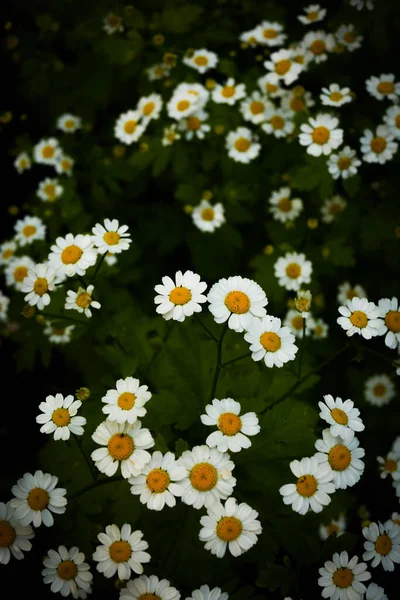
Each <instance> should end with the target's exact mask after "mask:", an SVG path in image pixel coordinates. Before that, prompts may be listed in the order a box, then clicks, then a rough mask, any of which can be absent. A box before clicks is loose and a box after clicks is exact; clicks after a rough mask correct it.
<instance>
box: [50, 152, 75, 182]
mask: <svg viewBox="0 0 400 600" xmlns="http://www.w3.org/2000/svg"><path fill="white" fill-rule="evenodd" d="M74 164H75V161H74V159H73V158H72V157H71V156H68V155H67V154H64V153H61V154H60V155H59V156H58V157H57V160H56V164H55V165H54V166H55V169H56V171H57V173H58V174H59V175H68V177H71V175H72V169H73V166H74Z"/></svg>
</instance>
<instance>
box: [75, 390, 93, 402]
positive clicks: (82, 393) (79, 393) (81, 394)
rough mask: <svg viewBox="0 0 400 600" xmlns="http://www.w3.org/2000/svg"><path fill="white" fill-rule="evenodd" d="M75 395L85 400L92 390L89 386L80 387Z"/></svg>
mask: <svg viewBox="0 0 400 600" xmlns="http://www.w3.org/2000/svg"><path fill="white" fill-rule="evenodd" d="M75 396H76V397H77V398H78V400H80V401H81V402H83V401H84V400H87V399H88V398H90V390H89V388H87V387H80V388H78V389H77V390H76V392H75Z"/></svg>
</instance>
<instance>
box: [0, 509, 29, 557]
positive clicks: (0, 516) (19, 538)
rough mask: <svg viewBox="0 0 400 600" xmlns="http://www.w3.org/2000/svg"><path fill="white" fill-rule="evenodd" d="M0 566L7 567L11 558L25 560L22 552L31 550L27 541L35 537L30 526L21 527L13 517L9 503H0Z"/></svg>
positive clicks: (12, 510)
mask: <svg viewBox="0 0 400 600" xmlns="http://www.w3.org/2000/svg"><path fill="white" fill-rule="evenodd" d="M0 531H1V536H0V537H1V544H0V565H7V564H8V563H9V562H10V559H11V557H12V556H13V557H14V558H16V559H17V560H22V559H23V558H25V556H24V552H29V550H31V549H32V544H31V542H30V541H29V540H31V539H32V538H33V537H35V533H34V531H33V529H32V527H31V525H22V523H21V522H20V521H19V520H18V519H17V518H16V517H15V510H14V509H13V508H12V506H11V505H10V502H7V503H5V502H0Z"/></svg>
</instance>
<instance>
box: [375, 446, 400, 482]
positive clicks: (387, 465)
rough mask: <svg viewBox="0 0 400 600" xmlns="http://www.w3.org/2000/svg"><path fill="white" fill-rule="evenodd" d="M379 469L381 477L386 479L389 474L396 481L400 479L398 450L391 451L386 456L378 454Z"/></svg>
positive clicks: (399, 455)
mask: <svg viewBox="0 0 400 600" xmlns="http://www.w3.org/2000/svg"><path fill="white" fill-rule="evenodd" d="M376 460H377V461H378V463H379V465H378V470H379V473H380V477H381V479H386V477H388V475H390V476H391V477H392V479H394V481H399V480H400V454H398V453H397V452H393V451H390V452H388V453H387V454H386V456H385V457H383V456H377V457H376Z"/></svg>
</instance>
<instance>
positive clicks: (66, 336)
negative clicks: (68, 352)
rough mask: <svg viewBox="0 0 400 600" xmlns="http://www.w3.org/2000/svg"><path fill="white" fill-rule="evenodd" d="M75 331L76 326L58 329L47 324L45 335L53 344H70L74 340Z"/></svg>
mask: <svg viewBox="0 0 400 600" xmlns="http://www.w3.org/2000/svg"><path fill="white" fill-rule="evenodd" d="M74 329H75V325H67V326H65V327H58V326H56V325H53V324H52V323H46V325H45V328H44V330H43V333H44V335H46V336H47V337H48V338H49V342H52V343H53V344H68V343H69V342H70V341H71V339H72V333H73V331H74Z"/></svg>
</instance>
